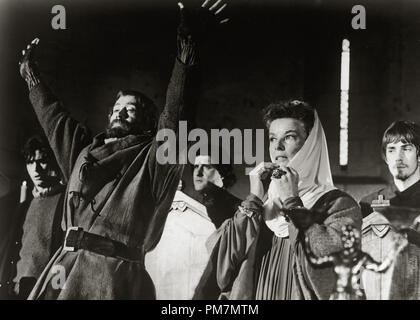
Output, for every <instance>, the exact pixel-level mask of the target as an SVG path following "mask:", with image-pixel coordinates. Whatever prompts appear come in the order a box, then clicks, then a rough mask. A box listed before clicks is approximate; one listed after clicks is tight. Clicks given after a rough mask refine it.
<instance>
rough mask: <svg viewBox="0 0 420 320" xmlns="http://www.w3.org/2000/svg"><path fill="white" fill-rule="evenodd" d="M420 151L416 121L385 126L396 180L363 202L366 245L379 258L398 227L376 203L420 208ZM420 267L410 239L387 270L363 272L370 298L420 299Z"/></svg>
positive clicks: (385, 153)
mask: <svg viewBox="0 0 420 320" xmlns="http://www.w3.org/2000/svg"><path fill="white" fill-rule="evenodd" d="M419 152H420V127H419V126H418V125H417V124H416V123H414V122H412V121H396V122H394V123H392V124H391V125H390V126H389V127H388V128H387V129H386V130H385V133H384V135H383V139H382V157H383V159H384V160H385V162H386V164H387V166H388V169H389V172H390V174H391V175H392V178H393V182H392V183H391V184H390V185H389V186H387V187H385V188H383V189H381V190H379V191H377V192H374V193H372V194H370V195H368V196H366V197H365V198H363V199H362V200H361V202H360V206H361V208H362V214H363V217H364V219H363V227H362V232H363V238H362V249H363V250H364V251H366V252H368V253H369V254H370V255H371V256H372V257H373V258H374V259H375V260H377V261H383V260H384V259H385V257H386V256H387V253H388V252H389V251H390V250H391V248H392V246H393V243H392V242H393V236H394V235H395V231H394V230H393V229H392V228H391V226H390V224H389V222H388V220H387V219H386V218H385V217H384V216H383V215H381V214H380V213H379V212H376V211H374V209H373V208H372V206H374V205H373V204H372V203H375V202H376V203H384V204H385V205H390V206H393V207H401V208H408V209H418V210H420V165H419V162H420V154H419ZM390 210H392V208H391V209H390ZM408 240H409V241H410V237H409V238H408ZM419 270H420V248H419V247H418V246H417V245H415V244H413V243H409V244H408V246H407V247H406V248H405V249H404V250H403V251H402V252H401V253H400V254H399V255H398V256H397V257H396V258H395V261H394V263H393V265H392V266H391V267H390V268H389V269H388V270H387V271H386V272H385V273H383V274H380V273H375V272H372V271H368V270H365V271H364V272H363V273H362V284H363V287H364V289H365V293H366V297H367V299H375V300H377V299H381V300H387V299H391V300H395V299H404V300H406V299H416V300H418V299H420V272H419Z"/></svg>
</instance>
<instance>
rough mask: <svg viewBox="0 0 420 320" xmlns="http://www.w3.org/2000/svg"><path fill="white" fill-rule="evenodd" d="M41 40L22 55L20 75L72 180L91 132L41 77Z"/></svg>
mask: <svg viewBox="0 0 420 320" xmlns="http://www.w3.org/2000/svg"><path fill="white" fill-rule="evenodd" d="M38 43H39V39H38V38H36V39H34V40H33V41H32V42H31V44H29V45H28V46H27V48H26V50H24V51H23V52H22V55H23V57H22V60H21V62H20V63H19V66H20V74H21V76H22V78H23V79H25V81H26V83H27V85H28V89H29V98H30V101H31V103H32V106H33V107H34V110H35V113H36V115H37V117H38V120H39V122H40V124H41V126H42V128H43V130H44V132H45V135H46V136H47V138H48V141H49V143H50V146H51V149H52V150H53V151H54V154H55V157H56V159H57V162H58V164H59V166H60V169H61V171H62V173H63V175H64V178H65V179H66V180H68V178H69V176H70V174H71V170H72V168H73V165H74V163H75V161H76V159H77V156H78V155H79V153H80V151H81V150H82V149H83V148H84V147H85V146H86V145H88V144H89V142H90V139H91V136H90V132H89V130H88V129H87V128H86V127H85V126H83V125H81V124H80V123H79V122H78V121H76V120H74V119H73V118H72V117H70V116H69V114H68V113H67V111H66V110H65V109H64V108H63V106H62V104H61V103H60V102H59V101H58V99H57V98H56V97H55V96H54V95H53V93H52V92H51V90H50V89H49V88H48V87H47V86H46V84H45V83H44V81H43V80H42V78H41V74H40V72H39V70H38V67H37V65H36V63H35V59H34V53H35V49H36V47H37V46H38Z"/></svg>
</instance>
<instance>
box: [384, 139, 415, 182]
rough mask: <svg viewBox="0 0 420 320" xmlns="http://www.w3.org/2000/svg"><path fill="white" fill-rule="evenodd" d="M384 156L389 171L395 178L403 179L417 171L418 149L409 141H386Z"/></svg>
mask: <svg viewBox="0 0 420 320" xmlns="http://www.w3.org/2000/svg"><path fill="white" fill-rule="evenodd" d="M385 156H386V163H387V165H388V168H389V171H390V172H391V174H392V176H393V177H394V178H395V179H398V180H402V181H404V180H406V179H407V178H409V177H411V176H412V175H413V174H414V173H415V172H416V171H417V168H418V165H419V156H418V151H417V149H416V147H415V146H414V145H413V144H411V143H407V142H404V141H399V142H395V143H392V142H391V143H388V144H387V146H386V149H385Z"/></svg>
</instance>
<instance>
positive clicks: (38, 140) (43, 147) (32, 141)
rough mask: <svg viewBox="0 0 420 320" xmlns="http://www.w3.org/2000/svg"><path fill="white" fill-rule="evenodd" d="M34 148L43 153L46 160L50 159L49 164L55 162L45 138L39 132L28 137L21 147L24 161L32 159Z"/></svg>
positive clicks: (27, 161)
mask: <svg viewBox="0 0 420 320" xmlns="http://www.w3.org/2000/svg"><path fill="white" fill-rule="evenodd" d="M36 150H39V151H40V152H41V153H43V154H45V155H46V158H47V160H48V161H50V162H51V164H55V157H54V154H53V152H52V150H51V148H50V145H49V143H48V141H47V139H46V138H45V137H44V136H41V135H39V134H36V135H33V136H31V137H30V138H28V140H26V142H25V144H24V146H23V148H22V155H23V158H24V159H25V163H29V162H31V161H32V159H33V157H34V156H35V151H36Z"/></svg>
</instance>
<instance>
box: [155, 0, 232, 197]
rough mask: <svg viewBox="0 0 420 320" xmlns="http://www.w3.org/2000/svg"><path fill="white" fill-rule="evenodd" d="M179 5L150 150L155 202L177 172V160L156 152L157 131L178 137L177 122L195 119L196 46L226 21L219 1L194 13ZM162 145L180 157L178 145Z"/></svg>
mask: <svg viewBox="0 0 420 320" xmlns="http://www.w3.org/2000/svg"><path fill="white" fill-rule="evenodd" d="M213 1H214V0H213ZM215 2H216V1H215ZM178 5H179V7H180V24H179V27H178V34H177V47H178V54H177V58H176V60H175V65H174V68H173V71H172V76H171V79H170V82H169V85H168V89H167V93H166V103H165V107H164V109H163V111H162V113H161V115H160V117H159V122H158V128H157V129H158V134H157V137H156V139H155V141H154V142H153V146H152V149H151V161H150V166H149V168H150V175H151V177H152V193H153V195H154V196H155V201H156V202H157V203H159V202H161V201H162V199H163V198H165V197H166V196H167V188H166V187H167V186H168V185H170V183H169V182H168V181H169V180H170V178H171V177H173V175H174V174H175V175H179V173H180V171H179V170H177V169H176V167H179V166H180V164H179V163H178V157H176V164H173V163H171V164H168V163H162V161H160V158H159V155H158V154H160V151H158V150H159V148H160V147H161V146H162V144H163V143H164V142H163V141H162V140H161V137H162V135H161V133H162V131H159V130H162V129H165V130H171V131H172V132H173V133H174V134H175V136H177V135H178V126H179V121H180V120H188V122H189V123H188V124H189V125H190V124H191V122H192V121H193V120H194V113H195V106H196V104H197V102H196V101H197V94H198V83H199V81H198V79H197V77H198V70H197V69H198V64H199V61H198V60H199V46H200V44H201V43H202V42H203V41H204V40H205V38H206V36H207V34H208V33H209V32H210V31H212V30H214V28H215V26H217V25H218V24H220V23H222V22H224V21H225V20H220V19H221V18H220V13H221V12H222V10H223V8H224V7H225V5H224V4H223V3H222V2H221V1H217V5H216V3H215V4H214V5H212V4H211V3H210V1H205V2H204V3H203V4H202V6H201V7H200V8H199V9H198V10H194V11H193V10H187V8H184V5H183V4H182V3H178ZM215 5H216V6H215ZM164 136H165V135H164ZM165 144H166V145H165V146H166V147H167V149H172V150H173V149H174V150H177V151H178V153H177V154H183V151H184V150H179V149H178V147H179V148H181V145H179V144H178V142H177V141H169V142H165ZM183 145H184V148H185V147H186V145H187V142H186V141H183ZM179 178H180V177H179ZM175 180H176V179H175ZM178 180H179V179H178ZM178 180H177V181H178Z"/></svg>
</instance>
